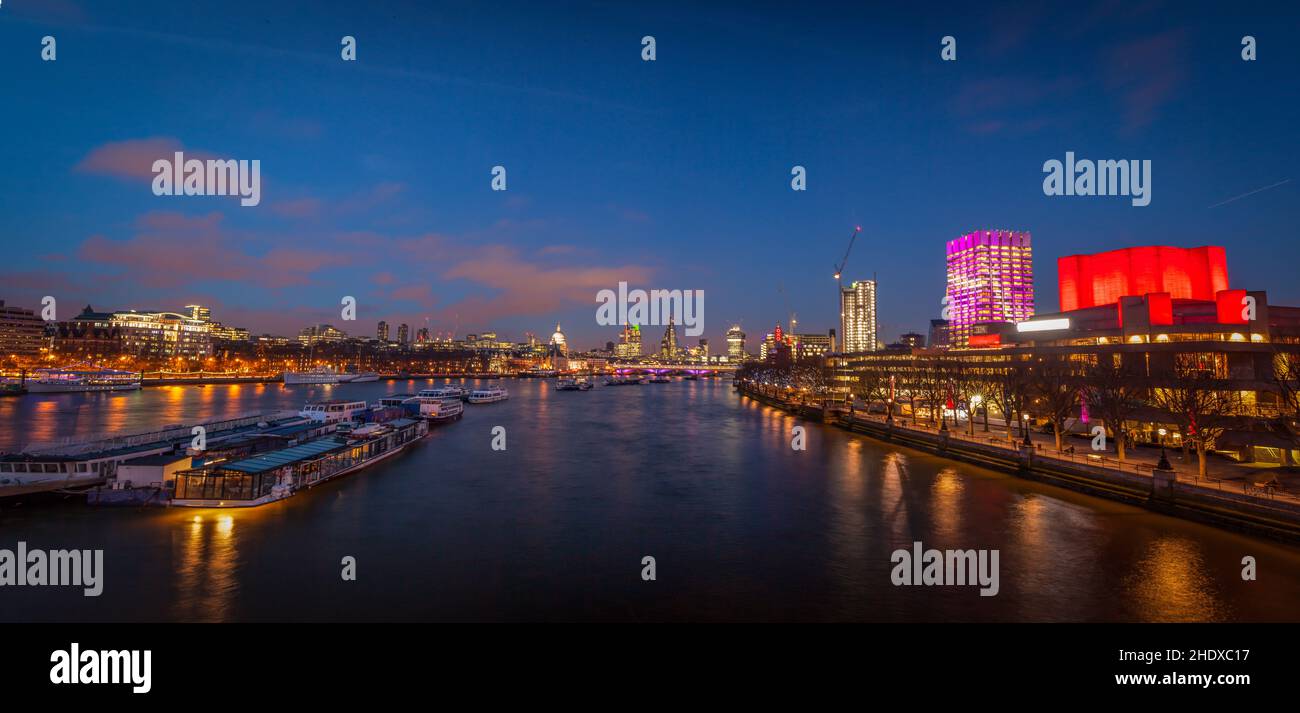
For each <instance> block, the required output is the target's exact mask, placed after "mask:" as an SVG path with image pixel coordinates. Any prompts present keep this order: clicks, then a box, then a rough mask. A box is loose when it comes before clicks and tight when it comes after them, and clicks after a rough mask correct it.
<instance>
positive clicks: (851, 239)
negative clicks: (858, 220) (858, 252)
mask: <svg viewBox="0 0 1300 713" xmlns="http://www.w3.org/2000/svg"><path fill="white" fill-rule="evenodd" d="M861 232H862V226H861V225H859V226H857V227H855V228H853V234H852V235H850V236H849V247H848V248H847V249H846V250H845V251H844V257H842V258H840V264H838V265H836V266H835V279H836V280H839V279H840V275H842V274H843V273H844V266H845V265H846V264H848V262H849V253H851V252H853V242H854V241H856V240H857V239H858V233H861ZM841 282H842V281H841Z"/></svg>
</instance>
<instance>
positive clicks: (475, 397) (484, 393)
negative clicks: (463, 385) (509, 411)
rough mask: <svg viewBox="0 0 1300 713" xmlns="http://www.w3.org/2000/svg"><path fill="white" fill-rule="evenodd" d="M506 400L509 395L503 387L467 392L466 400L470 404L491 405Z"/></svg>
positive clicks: (490, 387)
mask: <svg viewBox="0 0 1300 713" xmlns="http://www.w3.org/2000/svg"><path fill="white" fill-rule="evenodd" d="M508 398H510V393H509V392H508V391H506V389H505V387H504V386H489V387H487V388H483V389H474V390H473V391H471V392H469V396H468V397H466V400H467V401H469V402H470V403H472V404H491V403H496V402H498V401H505V400H506V399H508Z"/></svg>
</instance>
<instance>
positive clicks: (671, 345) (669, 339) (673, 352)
mask: <svg viewBox="0 0 1300 713" xmlns="http://www.w3.org/2000/svg"><path fill="white" fill-rule="evenodd" d="M678 350H679V347H678V346H677V327H676V326H674V325H673V318H672V317H669V318H668V328H667V329H665V330H664V338H663V339H662V340H661V341H660V342H659V353H661V354H663V355H664V356H666V357H670V358H671V357H675V356H677V352H678Z"/></svg>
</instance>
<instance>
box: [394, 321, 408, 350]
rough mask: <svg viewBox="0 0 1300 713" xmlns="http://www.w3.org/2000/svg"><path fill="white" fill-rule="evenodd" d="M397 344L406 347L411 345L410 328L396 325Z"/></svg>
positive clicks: (404, 325)
mask: <svg viewBox="0 0 1300 713" xmlns="http://www.w3.org/2000/svg"><path fill="white" fill-rule="evenodd" d="M397 343H398V344H401V345H402V346H406V345H407V344H410V343H411V327H410V326H409V325H406V324H399V325H397Z"/></svg>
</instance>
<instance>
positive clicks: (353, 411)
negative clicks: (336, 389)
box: [298, 399, 370, 423]
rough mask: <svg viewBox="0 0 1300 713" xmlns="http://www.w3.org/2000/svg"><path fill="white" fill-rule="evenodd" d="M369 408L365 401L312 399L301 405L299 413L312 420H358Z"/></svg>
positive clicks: (333, 421) (331, 421) (332, 421)
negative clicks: (312, 400)
mask: <svg viewBox="0 0 1300 713" xmlns="http://www.w3.org/2000/svg"><path fill="white" fill-rule="evenodd" d="M369 410H370V405H369V404H367V403H366V402H365V401H343V400H340V399H334V400H330V401H314V402H310V403H308V404H307V405H306V406H303V408H302V411H299V412H298V413H299V415H301V416H302V417H303V418H310V419H312V420H313V421H324V422H325V423H335V422H338V421H353V420H359V419H360V418H361V417H362V415H363V414H365V413H366V412H367V411H369Z"/></svg>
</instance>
